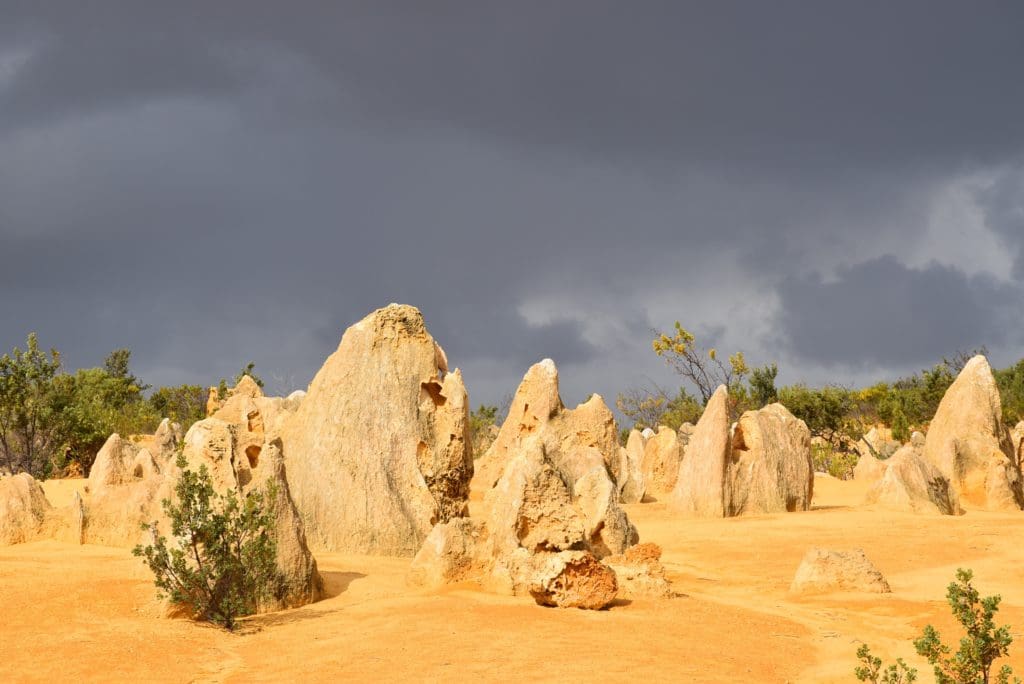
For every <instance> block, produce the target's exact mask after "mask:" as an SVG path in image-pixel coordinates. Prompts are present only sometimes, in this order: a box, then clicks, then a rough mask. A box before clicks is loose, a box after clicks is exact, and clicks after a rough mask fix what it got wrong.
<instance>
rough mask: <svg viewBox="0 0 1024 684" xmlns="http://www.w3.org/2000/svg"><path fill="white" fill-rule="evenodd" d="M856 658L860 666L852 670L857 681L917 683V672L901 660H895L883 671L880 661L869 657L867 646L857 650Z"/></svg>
mask: <svg viewBox="0 0 1024 684" xmlns="http://www.w3.org/2000/svg"><path fill="white" fill-rule="evenodd" d="M857 658H858V659H859V660H860V662H861V664H860V666H858V667H857V668H855V669H854V671H853V674H854V675H856V677H857V680H858V681H861V682H871V684H913V682H915V681H917V670H915V669H914V668H912V667H908V666H907V664H906V663H905V662H903V659H902V658H897V659H896V664H895V665H889V666H888V667H886V668H885V669H884V670H883V669H882V659H881V658H876V657H875V656H873V655H871V649H870V648H868V645H867V644H863V645H862V646H861V647H860V648H858V649H857Z"/></svg>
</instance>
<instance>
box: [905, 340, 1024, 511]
mask: <svg viewBox="0 0 1024 684" xmlns="http://www.w3.org/2000/svg"><path fill="white" fill-rule="evenodd" d="M1002 413H1003V410H1002V401H1001V399H1000V397H999V388H998V387H997V386H996V381H995V378H994V377H993V375H992V369H991V368H990V367H989V365H988V361H987V360H986V359H985V357H984V356H975V357H974V358H973V359H971V360H970V361H969V362H968V363H967V365H966V366H964V369H963V370H962V371H961V372H960V375H959V376H958V377H957V379H956V381H955V382H954V383H953V384H952V385H951V386H950V388H949V389H948V390H946V394H945V396H944V397H943V398H942V402H941V403H939V408H938V410H936V412H935V418H934V419H933V420H932V422H931V424H930V425H929V427H928V434H927V436H926V437H925V443H924V457H925V459H927V460H928V461H929V462H930V463H932V464H933V465H934V466H935V467H936V468H938V470H939V472H940V473H942V476H943V477H945V478H946V479H947V480H948V481H949V483H950V485H951V486H952V488H953V490H954V491H955V492H956V494H957V495H958V496H959V498H960V500H961V501H962V502H963V503H964V504H965V505H968V506H974V507H977V508H984V509H987V510H1004V511H1015V510H1020V508H1021V506H1022V505H1024V494H1022V488H1021V474H1020V469H1019V465H1018V463H1017V458H1016V454H1015V453H1014V448H1013V441H1012V438H1011V436H1010V431H1009V430H1007V428H1006V426H1004V425H1003V419H1002Z"/></svg>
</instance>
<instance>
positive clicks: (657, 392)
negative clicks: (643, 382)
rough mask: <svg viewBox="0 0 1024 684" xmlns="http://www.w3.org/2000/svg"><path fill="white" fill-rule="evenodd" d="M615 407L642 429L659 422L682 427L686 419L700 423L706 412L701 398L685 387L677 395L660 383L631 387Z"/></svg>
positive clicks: (636, 426) (620, 395)
mask: <svg viewBox="0 0 1024 684" xmlns="http://www.w3.org/2000/svg"><path fill="white" fill-rule="evenodd" d="M615 407H616V408H618V409H619V411H620V412H621V413H622V415H624V416H625V417H626V418H627V419H628V420H629V421H631V422H632V424H633V427H635V428H636V429H638V430H643V429H644V428H651V429H652V430H657V429H658V426H659V425H665V426H668V427H670V428H672V429H673V430H678V429H679V426H680V425H682V424H683V423H696V422H697V421H698V420H700V416H701V413H703V412H704V408H703V407H702V406H701V404H700V402H699V401H698V400H697V398H696V397H694V396H693V395H691V394H690V393H689V392H687V391H686V389H685V388H682V387H680V388H679V392H678V393H677V394H676V395H675V396H674V397H669V396H668V394H667V393H666V392H665V390H663V389H662V388H660V387H655V389H653V390H648V389H631V390H628V391H627V392H625V393H621V394H619V395H618V396H617V397H616V398H615ZM626 435H627V436H628V435H629V433H628V432H627V433H626Z"/></svg>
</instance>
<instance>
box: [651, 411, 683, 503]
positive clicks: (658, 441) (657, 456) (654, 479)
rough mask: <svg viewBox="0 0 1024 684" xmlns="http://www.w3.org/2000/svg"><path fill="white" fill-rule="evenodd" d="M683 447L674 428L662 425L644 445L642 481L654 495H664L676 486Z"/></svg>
mask: <svg viewBox="0 0 1024 684" xmlns="http://www.w3.org/2000/svg"><path fill="white" fill-rule="evenodd" d="M682 457H683V448H682V445H680V444H679V436H678V434H677V433H676V431H675V430H673V429H672V428H669V427H665V426H664V425H662V426H661V427H659V428H658V433H657V434H656V435H654V437H652V438H651V439H649V440H647V443H646V444H645V445H644V460H643V471H644V483H645V484H646V489H647V491H648V492H650V493H651V494H652V495H654V496H656V497H664V496H665V495H666V494H668V493H669V492H671V491H672V489H673V488H674V487H675V486H676V480H678V479H679V464H680V461H681V460H682Z"/></svg>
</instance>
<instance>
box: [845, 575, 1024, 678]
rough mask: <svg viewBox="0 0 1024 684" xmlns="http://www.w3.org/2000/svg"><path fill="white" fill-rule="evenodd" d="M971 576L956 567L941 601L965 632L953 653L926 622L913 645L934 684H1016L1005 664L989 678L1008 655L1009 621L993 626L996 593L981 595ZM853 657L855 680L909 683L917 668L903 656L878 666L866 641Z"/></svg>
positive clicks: (880, 661) (877, 659) (1009, 639)
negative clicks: (930, 669)
mask: <svg viewBox="0 0 1024 684" xmlns="http://www.w3.org/2000/svg"><path fill="white" fill-rule="evenodd" d="M973 578H974V573H972V572H971V571H970V570H965V569H963V568H959V569H957V571H956V581H955V582H953V583H951V584H950V585H949V587H947V589H946V601H948V602H949V607H950V608H951V609H952V611H953V617H955V618H956V620H957V622H959V623H960V625H961V626H962V627H963V628H964V631H965V632H966V634H965V635H964V637H963V638H962V639H961V640H960V648H959V649H958V650H957V652H956V653H953V649H952V648H951V647H950V646H948V645H946V644H944V643H942V640H941V638H940V637H939V633H938V632H937V631H936V630H935V628H934V627H932V626H931V625H928V626H926V627H925V628H924V633H923V634H922V635H921V638H920V639H917V640H915V641H914V649H915V650H916V651H917V653H918V655H921V656H924V657H925V658H927V660H928V663H929V664H930V665H932V667H933V668H934V671H935V681H936V682H937V684H988V683H989V682H995V683H996V684H1010V682H1016V683H1017V684H1020V681H1021V680H1020V679H1018V678H1017V677H1014V676H1013V670H1012V669H1011V668H1010V666H1009V665H1004V666H1003V667H1002V668H1001V669H1000V670H999V672H998V673H997V674H996V676H995V679H991V673H992V666H993V664H994V663H995V661H996V660H998V659H999V658H1002V657H1004V656H1006V655H1008V654H1009V652H1010V644H1011V643H1013V638H1012V637H1011V636H1010V627H1009V626H1008V625H1004V626H1002V627H996V625H995V620H994V617H995V614H996V613H997V612H998V611H999V602H1000V600H1001V599H1000V597H999V596H987V597H985V598H981V595H980V594H979V593H978V590H977V589H975V588H974V585H973V584H971V580H972V579H973ZM857 659H858V660H860V663H861V664H860V665H859V666H857V667H856V668H855V669H854V671H853V672H854V675H856V677H857V679H858V680H859V681H862V682H872V683H873V684H910V683H911V682H913V681H915V680H916V679H917V670H915V669H914V668H911V667H908V666H907V664H906V663H905V662H903V660H902V659H897V660H896V664H895V665H889V666H888V667H886V668H885V669H883V668H882V659H881V658H876V657H874V656H872V655H871V649H869V648H868V646H867V644H864V645H862V646H861V647H860V648H858V649H857Z"/></svg>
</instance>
